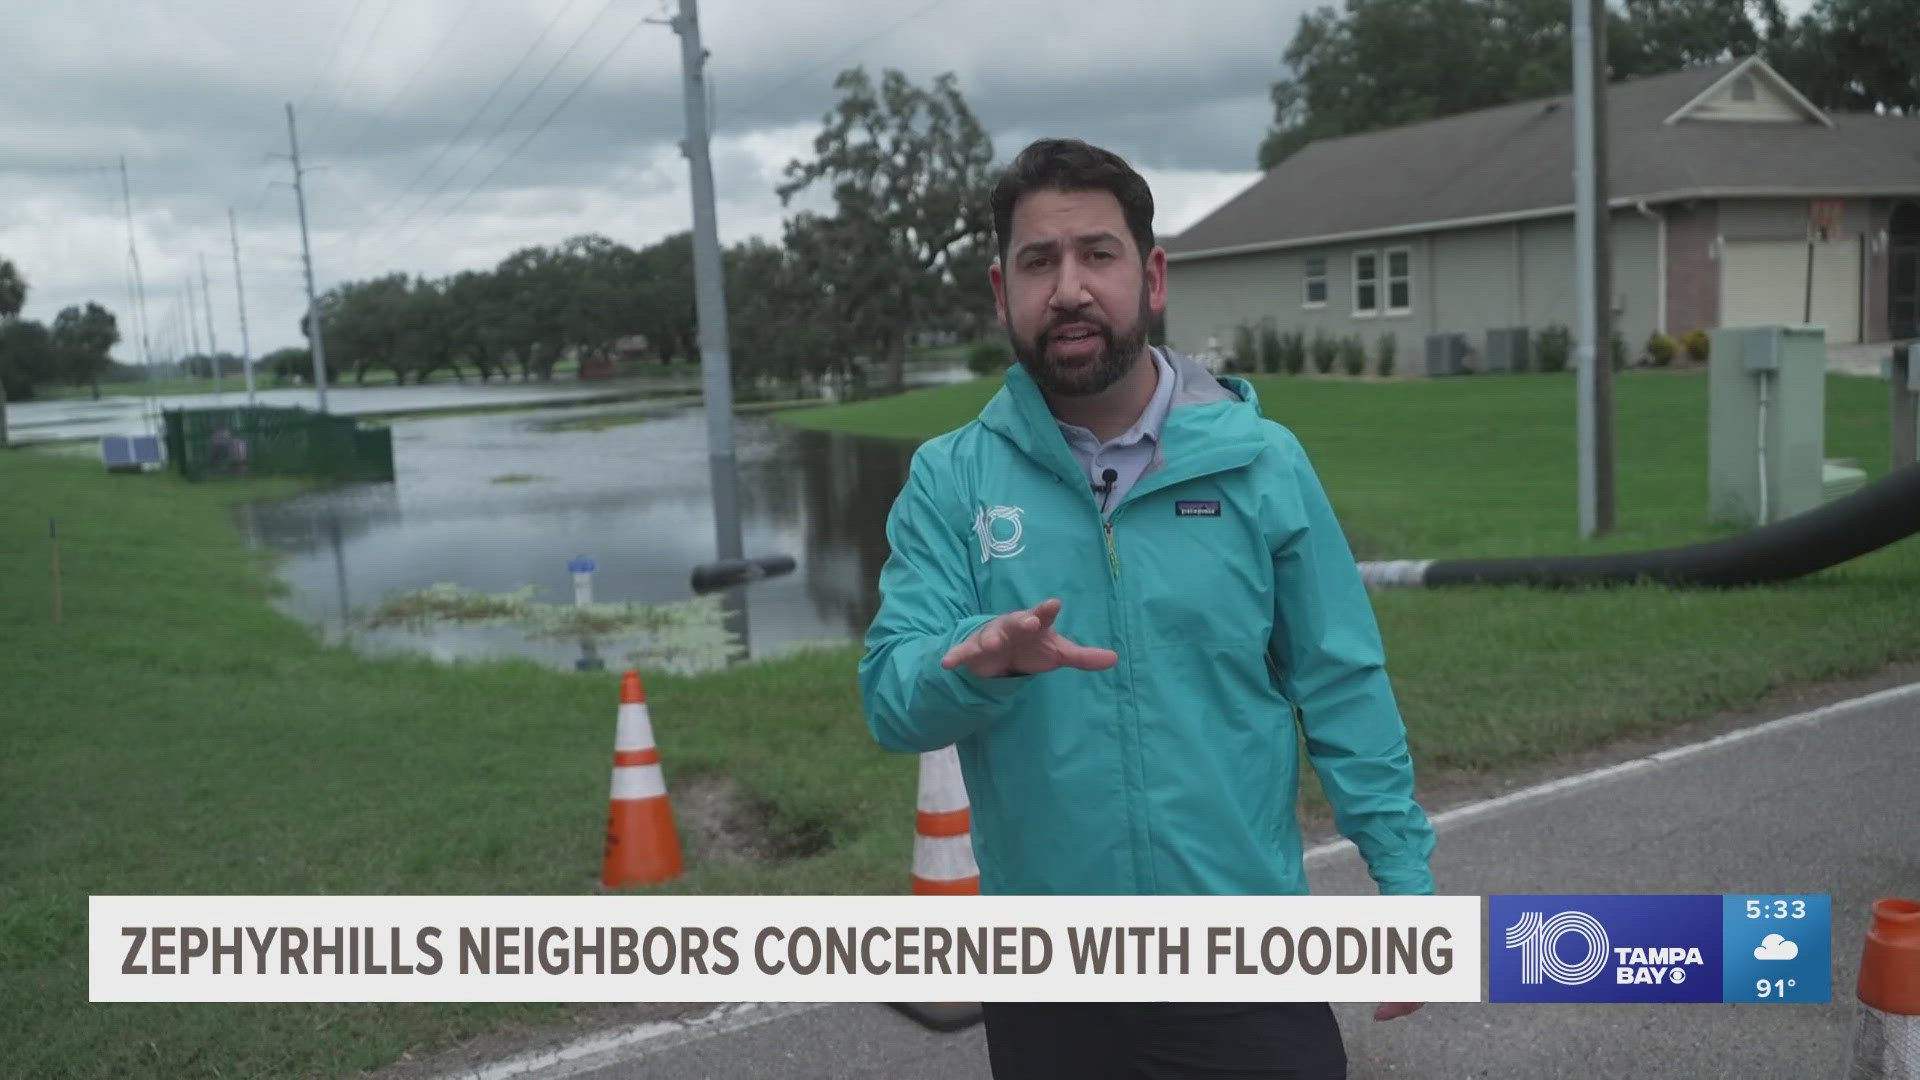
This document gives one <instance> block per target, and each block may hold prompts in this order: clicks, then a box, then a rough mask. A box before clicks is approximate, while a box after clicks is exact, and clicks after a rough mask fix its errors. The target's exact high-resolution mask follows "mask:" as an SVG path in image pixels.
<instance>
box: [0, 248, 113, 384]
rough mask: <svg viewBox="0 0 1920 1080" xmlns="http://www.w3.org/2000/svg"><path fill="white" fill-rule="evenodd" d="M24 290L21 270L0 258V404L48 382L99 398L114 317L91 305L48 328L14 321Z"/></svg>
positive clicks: (71, 310)
mask: <svg viewBox="0 0 1920 1080" xmlns="http://www.w3.org/2000/svg"><path fill="white" fill-rule="evenodd" d="M27 290H28V286H27V279H26V276H25V275H24V274H23V273H21V271H20V268H19V267H17V266H15V265H14V264H13V263H12V262H11V261H9V260H7V259H3V258H0V403H5V402H7V401H28V400H31V399H32V398H33V396H34V388H35V387H36V386H45V385H48V384H53V383H66V384H67V385H70V386H91V387H93V396H94V397H96V398H98V397H99V396H100V380H101V377H102V376H105V375H106V374H107V373H108V371H109V369H110V368H111V367H112V366H113V356H112V352H113V347H114V346H115V345H117V344H119V343H120V326H119V323H118V321H117V320H116V319H115V318H114V315H113V312H111V311H108V310H107V309H106V308H104V307H101V306H100V305H99V304H96V303H93V302H92V301H88V302H87V303H85V304H73V305H70V306H68V307H65V308H62V309H60V313H59V314H58V315H55V316H54V317H53V325H52V326H47V325H46V324H44V323H41V322H38V321H36V320H33V319H22V318H20V317H19V316H20V310H21V309H22V308H24V307H25V306H26V303H27Z"/></svg>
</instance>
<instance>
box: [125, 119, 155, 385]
mask: <svg viewBox="0 0 1920 1080" xmlns="http://www.w3.org/2000/svg"><path fill="white" fill-rule="evenodd" d="M120 199H121V203H122V204H123V205H124V206H125V207H126V211H127V255H128V257H129V258H131V259H132V260H133V298H134V309H133V315H134V319H135V321H136V323H137V325H138V327H139V331H138V332H139V334H140V366H141V367H142V368H145V369H146V372H147V389H148V390H149V391H151V390H152V389H153V345H152V343H151V342H150V341H149V340H148V334H149V332H150V331H149V326H148V323H147V286H146V283H145V282H144V281H142V280H141V279H140V245H139V244H138V243H136V242H135V241H134V238H133V190H132V188H131V187H130V186H129V185H128V184H127V155H125V154H121V155H120Z"/></svg>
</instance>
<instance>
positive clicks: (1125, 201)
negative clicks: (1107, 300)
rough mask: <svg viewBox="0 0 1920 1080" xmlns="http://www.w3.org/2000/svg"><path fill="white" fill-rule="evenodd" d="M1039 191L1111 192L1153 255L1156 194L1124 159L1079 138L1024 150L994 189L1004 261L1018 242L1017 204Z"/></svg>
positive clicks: (1143, 252)
mask: <svg viewBox="0 0 1920 1080" xmlns="http://www.w3.org/2000/svg"><path fill="white" fill-rule="evenodd" d="M1034 191H1062V192H1070V191H1109V192H1112V193H1113V197H1114V198H1116V199H1118V200H1120V212H1121V213H1122V214H1124V215H1126V219H1127V231H1128V232H1130V233H1132V234H1133V243H1134V246H1135V247H1137V248H1139V249H1140V258H1141V259H1142V260H1143V261H1144V260H1145V259H1146V257H1147V252H1149V251H1152V250H1153V192H1152V191H1151V190H1149V189H1148V188H1147V182H1146V181H1145V180H1144V179H1142V178H1141V176H1140V174H1139V173H1137V172H1134V171H1133V168H1132V166H1129V165H1128V164H1127V163H1126V162H1125V161H1124V160H1122V159H1121V158H1120V156H1119V155H1118V154H1115V153H1113V152H1112V151H1110V150H1102V149H1100V148H1099V147H1097V146H1090V145H1088V144H1087V143H1084V142H1081V141H1080V140H1079V139H1041V140H1039V141H1038V142H1035V143H1033V144H1031V145H1029V146H1028V147H1027V148H1026V149H1025V150H1022V151H1020V156H1019V157H1016V158H1014V159H1013V164H1011V165H1009V166H1007V171H1006V172H1004V173H1002V174H1001V175H1000V180H999V182H998V183H996V184H994V185H993V231H994V235H995V237H996V238H997V239H998V240H999V241H1000V262H1001V265H1003V266H1004V265H1005V264H1006V261H1007V247H1008V245H1009V244H1011V243H1012V242H1013V204H1014V203H1016V202H1019V201H1020V197H1021V196H1022V195H1026V194H1028V193H1029V192H1034Z"/></svg>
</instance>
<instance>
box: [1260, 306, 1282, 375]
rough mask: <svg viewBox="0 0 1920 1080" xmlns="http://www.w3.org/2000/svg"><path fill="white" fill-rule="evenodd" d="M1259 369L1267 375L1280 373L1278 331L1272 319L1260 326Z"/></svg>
mask: <svg viewBox="0 0 1920 1080" xmlns="http://www.w3.org/2000/svg"><path fill="white" fill-rule="evenodd" d="M1260 370H1261V371H1264V372H1266V373H1267V374H1269V375H1277V374H1279V373H1280V331H1278V330H1276V329H1274V326H1273V322H1272V320H1268V321H1267V322H1266V323H1264V324H1262V325H1261V327H1260Z"/></svg>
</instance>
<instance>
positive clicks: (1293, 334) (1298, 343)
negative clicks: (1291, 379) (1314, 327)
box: [1280, 330, 1307, 375]
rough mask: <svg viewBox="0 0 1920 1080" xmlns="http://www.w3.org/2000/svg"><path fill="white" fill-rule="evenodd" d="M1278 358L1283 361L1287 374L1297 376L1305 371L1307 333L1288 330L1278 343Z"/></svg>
mask: <svg viewBox="0 0 1920 1080" xmlns="http://www.w3.org/2000/svg"><path fill="white" fill-rule="evenodd" d="M1280 357H1281V359H1282V361H1284V363H1285V365H1286V369H1287V374H1289V375H1298V374H1300V373H1301V372H1303V371H1305V370H1307V332H1306V331H1305V330H1289V331H1287V333H1286V336H1285V337H1283V338H1282V339H1281V341H1280Z"/></svg>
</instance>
